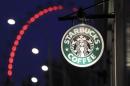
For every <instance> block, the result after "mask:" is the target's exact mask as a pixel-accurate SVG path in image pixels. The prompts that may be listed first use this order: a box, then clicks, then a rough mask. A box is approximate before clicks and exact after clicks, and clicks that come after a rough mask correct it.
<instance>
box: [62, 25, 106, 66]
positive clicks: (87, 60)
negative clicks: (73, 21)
mask: <svg viewBox="0 0 130 86" xmlns="http://www.w3.org/2000/svg"><path fill="white" fill-rule="evenodd" d="M61 50H62V54H63V56H64V58H65V59H66V60H67V61H68V62H69V63H70V64H72V65H74V66H77V67H89V66H91V65H93V64H95V63H96V62H97V61H98V60H99V59H100V57H101V56H102V53H103V50H104V41H103V38H102V36H101V34H100V33H99V32H98V31H97V30H96V29H95V28H94V27H92V26H89V25H86V24H78V25H76V26H73V27H71V28H70V29H69V30H68V31H67V32H66V33H65V34H64V36H63V38H62V42H61Z"/></svg>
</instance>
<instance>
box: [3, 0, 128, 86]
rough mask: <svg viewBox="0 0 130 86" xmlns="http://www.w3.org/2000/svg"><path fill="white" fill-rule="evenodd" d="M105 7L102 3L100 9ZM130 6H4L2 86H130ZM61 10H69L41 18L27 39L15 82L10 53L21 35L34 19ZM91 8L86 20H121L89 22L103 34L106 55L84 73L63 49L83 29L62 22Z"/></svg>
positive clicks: (44, 0)
mask: <svg viewBox="0 0 130 86" xmlns="http://www.w3.org/2000/svg"><path fill="white" fill-rule="evenodd" d="M102 1H104V2H102ZM99 2H102V3H100V4H97V3H99ZM129 3H130V1H129V0H109V1H106V2H105V0H36V1H34V0H1V1H0V86H129V85H130V82H129V79H130V10H129V8H130V4H129ZM55 5H62V6H63V7H64V9H63V10H59V11H54V12H50V13H48V14H46V15H44V16H42V17H40V18H39V19H37V20H36V21H35V22H34V23H32V24H31V25H30V26H29V28H28V30H27V31H26V33H25V34H24V36H23V37H22V39H21V41H20V43H19V45H18V47H17V51H16V55H15V59H14V63H13V74H12V76H11V78H9V77H8V66H9V65H8V63H9V57H10V52H11V49H12V46H13V43H14V41H15V39H16V36H17V34H18V33H19V30H20V29H21V28H22V27H23V25H24V24H26V22H27V21H28V20H29V19H30V18H31V17H32V16H33V15H34V14H36V13H37V12H39V11H41V10H42V9H45V8H47V7H49V6H55ZM89 6H91V8H89V9H86V10H84V12H85V13H86V15H92V14H96V15H97V14H113V15H115V17H113V18H107V17H106V18H96V19H89V18H87V20H86V23H87V24H89V25H92V26H93V27H95V28H96V29H98V30H99V31H100V33H101V34H102V36H103V39H104V42H105V49H104V53H103V55H102V57H101V59H100V60H99V61H98V62H97V63H96V64H94V65H93V66H91V67H87V68H78V67H74V66H72V65H71V64H69V63H68V62H67V61H66V60H65V59H64V57H63V55H62V53H61V48H60V46H61V39H62V37H63V35H64V33H65V32H66V31H67V30H68V29H69V28H70V27H72V26H74V25H76V24H77V23H75V22H74V21H73V20H66V21H63V20H59V17H62V16H65V15H67V14H70V13H73V12H76V11H78V10H79V8H87V7H89ZM74 15H75V14H74Z"/></svg>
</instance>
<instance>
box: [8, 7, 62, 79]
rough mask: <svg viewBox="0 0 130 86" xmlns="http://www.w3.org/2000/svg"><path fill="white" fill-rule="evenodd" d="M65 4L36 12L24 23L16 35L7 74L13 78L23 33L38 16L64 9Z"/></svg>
mask: <svg viewBox="0 0 130 86" xmlns="http://www.w3.org/2000/svg"><path fill="white" fill-rule="evenodd" d="M62 9H63V6H61V5H57V6H51V7H48V8H46V9H43V10H41V11H40V12H38V13H36V14H34V16H33V17H31V18H30V19H29V20H28V21H27V23H26V24H25V25H23V27H22V28H21V29H20V30H19V33H18V35H17V36H16V39H15V41H14V43H13V46H12V49H11V52H10V56H9V60H8V61H9V62H8V71H7V75H8V77H9V78H10V79H11V77H12V75H13V63H14V59H15V55H16V51H17V47H18V45H19V42H20V40H21V39H22V37H23V35H24V34H25V32H26V31H27V30H28V29H29V26H30V25H31V24H32V23H33V22H35V21H36V20H37V19H38V18H40V17H42V16H43V15H45V14H47V13H49V12H52V11H58V10H62Z"/></svg>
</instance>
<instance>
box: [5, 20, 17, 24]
mask: <svg viewBox="0 0 130 86" xmlns="http://www.w3.org/2000/svg"><path fill="white" fill-rule="evenodd" d="M7 22H8V24H10V25H14V24H15V23H16V21H15V20H14V19H8V21H7Z"/></svg>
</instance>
